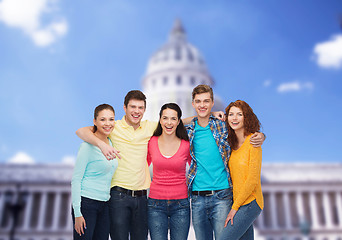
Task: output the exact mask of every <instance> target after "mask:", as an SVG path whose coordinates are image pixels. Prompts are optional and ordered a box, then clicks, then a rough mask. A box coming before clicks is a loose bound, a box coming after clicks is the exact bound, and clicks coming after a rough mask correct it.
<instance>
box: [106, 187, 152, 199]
mask: <svg viewBox="0 0 342 240" xmlns="http://www.w3.org/2000/svg"><path fill="white" fill-rule="evenodd" d="M112 189H113V190H115V191H118V192H121V193H124V194H126V195H129V196H131V197H142V196H146V195H147V190H129V189H126V188H122V187H118V186H114V187H113V188H112Z"/></svg>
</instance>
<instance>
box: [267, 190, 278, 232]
mask: <svg viewBox="0 0 342 240" xmlns="http://www.w3.org/2000/svg"><path fill="white" fill-rule="evenodd" d="M269 194H270V212H271V227H272V228H273V229H278V219H277V207H276V204H277V202H276V197H275V192H270V193H269Z"/></svg>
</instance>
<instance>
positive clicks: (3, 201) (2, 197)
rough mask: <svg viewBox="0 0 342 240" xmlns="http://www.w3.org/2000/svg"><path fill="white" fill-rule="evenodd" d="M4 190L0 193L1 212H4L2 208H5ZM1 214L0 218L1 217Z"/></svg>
mask: <svg viewBox="0 0 342 240" xmlns="http://www.w3.org/2000/svg"><path fill="white" fill-rule="evenodd" d="M5 204H6V203H5V191H4V192H3V193H2V194H1V195H0V212H1V213H2V214H4V212H5V211H4V209H5ZM2 214H1V216H0V217H1V218H2ZM1 218H0V226H1V224H2V222H1V220H2V219H1Z"/></svg>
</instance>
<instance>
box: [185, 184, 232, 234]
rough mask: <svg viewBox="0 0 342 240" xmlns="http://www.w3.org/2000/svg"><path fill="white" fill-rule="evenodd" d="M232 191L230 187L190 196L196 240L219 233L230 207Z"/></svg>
mask: <svg viewBox="0 0 342 240" xmlns="http://www.w3.org/2000/svg"><path fill="white" fill-rule="evenodd" d="M232 202H233V193H232V190H231V189H230V188H228V189H224V190H221V191H218V192H216V193H214V194H213V195H211V196H197V195H192V196H191V208H192V223H193V226H194V230H195V235H196V239H197V240H211V239H213V232H214V234H215V239H217V238H218V236H219V234H220V233H221V231H222V229H223V227H224V222H225V220H226V218H227V215H228V212H229V210H230V209H231V207H232Z"/></svg>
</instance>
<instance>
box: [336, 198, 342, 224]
mask: <svg viewBox="0 0 342 240" xmlns="http://www.w3.org/2000/svg"><path fill="white" fill-rule="evenodd" d="M335 204H336V209H337V218H338V226H339V227H340V228H342V197H341V192H336V193H335Z"/></svg>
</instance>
